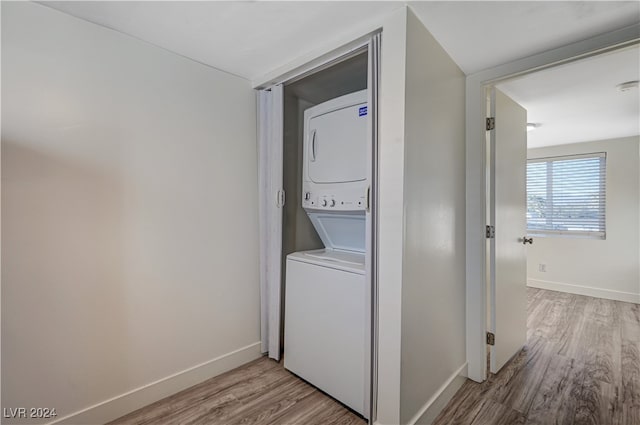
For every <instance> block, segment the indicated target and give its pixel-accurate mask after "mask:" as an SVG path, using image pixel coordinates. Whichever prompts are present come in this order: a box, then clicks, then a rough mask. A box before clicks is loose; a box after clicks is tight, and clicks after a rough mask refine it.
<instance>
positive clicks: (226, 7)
mask: <svg viewBox="0 0 640 425" xmlns="http://www.w3.org/2000/svg"><path fill="white" fill-rule="evenodd" d="M41 4H44V5H46V6H49V7H53V8H55V9H58V10H61V11H63V12H66V13H69V14H71V15H74V16H77V17H79V18H82V19H85V20H88V21H91V22H94V23H97V24H100V25H103V26H106V27H109V28H113V29H115V30H118V31H121V32H123V33H126V34H129V35H132V36H134V37H137V38H139V39H141V40H144V41H147V42H149V43H152V44H154V45H157V46H160V47H163V48H165V49H167V50H171V51H173V52H175V53H178V54H180V55H183V56H186V57H189V58H192V59H194V60H196V61H199V62H202V63H204V64H207V65H209V66H212V67H215V68H218V69H221V70H224V71H227V72H230V73H232V74H236V75H239V76H241V77H244V78H247V79H249V80H256V79H257V78H259V77H261V76H264V75H266V74H267V73H269V72H270V71H273V70H274V69H277V68H279V67H281V66H283V65H285V64H287V63H290V62H292V61H293V60H295V59H296V58H299V57H300V56H302V55H304V54H307V53H309V52H311V51H314V50H316V49H318V48H322V47H324V46H326V45H327V44H328V43H330V42H331V41H332V40H344V38H345V37H349V36H351V35H353V34H356V33H358V32H359V29H363V31H364V29H366V28H370V26H371V25H372V24H375V23H377V22H380V20H381V17H383V16H386V15H388V14H389V13H390V12H391V11H393V10H395V9H397V8H399V7H402V6H403V5H404V4H407V3H406V2H399V1H397V2H395V1H394V2H385V1H373V2H371V1H353V2H350V1H340V2H337V1H329V2H315V1H287V2H271V1H257V2H256V1H252V2H239V1H205V2H181V1H166V2H165V1H159V2H157V1H126V2H123V1H113V2H112V1H86V2H84V1H53V2H41ZM408 4H410V6H411V7H412V8H413V10H414V11H415V12H416V14H417V15H418V17H419V18H420V19H421V20H422V21H423V22H424V24H425V25H426V26H427V28H429V30H430V31H431V32H432V34H433V35H434V36H435V38H436V39H437V40H438V41H439V42H440V43H441V44H442V46H443V47H444V48H445V50H446V51H447V52H448V53H449V55H451V57H452V58H453V60H454V61H455V62H456V63H457V64H458V65H459V66H460V68H461V69H462V70H463V71H464V72H465V73H467V74H471V73H474V72H477V71H480V70H482V69H486V68H489V67H492V66H496V65H499V64H502V63H505V62H509V61H512V60H515V59H519V58H522V57H526V56H530V55H532V54H535V53H539V52H542V51H545V50H549V49H552V48H555V47H560V46H562V45H565V44H569V43H572V42H575V41H579V40H582V39H585V38H588V37H592V36H595V35H598V34H602V33H605V32H609V31H612V30H615V29H619V28H622V27H625V26H628V25H632V24H636V23H638V22H639V21H640V2H636V1H629V2H617V1H603V2H594V1H584V2H583V1H580V2H577V1H567V2H563V1H552V2H540V1H512V2H504V1H498V2H484V1H472V2H460V1H448V2H409V3H408Z"/></svg>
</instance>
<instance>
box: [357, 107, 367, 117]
mask: <svg viewBox="0 0 640 425" xmlns="http://www.w3.org/2000/svg"><path fill="white" fill-rule="evenodd" d="M365 115H367V107H366V106H361V107H360V108H359V109H358V116H359V117H364V116H365Z"/></svg>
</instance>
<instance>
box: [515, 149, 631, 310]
mask: <svg viewBox="0 0 640 425" xmlns="http://www.w3.org/2000/svg"><path fill="white" fill-rule="evenodd" d="M639 148H640V138H639V137H629V138H623V139H614V140H603V141H598V142H588V143H576V144H570V145H561V146H553V147H547V148H539V149H530V150H529V151H528V157H529V158H540V157H546V156H556V155H570V154H580V153H591V152H606V153H607V198H606V202H607V203H606V220H607V221H606V239H605V240H601V239H578V238H568V237H541V236H536V237H534V243H533V245H531V246H530V247H529V248H528V252H527V277H528V282H529V285H530V286H535V287H542V288H547V289H553V290H560V291H567V292H572V293H577V294H583V295H590V296H596V297H602V298H609V299H616V300H621V301H629V302H636V303H640V261H639V256H640V253H639V250H640V248H639V246H640V245H639V239H640V210H639V205H640V185H639V169H640V161H639V155H640V154H639V152H638V151H639ZM539 264H546V269H547V271H546V273H545V272H540V271H539V270H538V265H539Z"/></svg>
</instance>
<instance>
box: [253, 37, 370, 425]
mask: <svg viewBox="0 0 640 425" xmlns="http://www.w3.org/2000/svg"><path fill="white" fill-rule="evenodd" d="M381 38H382V29H381V28H377V29H375V30H373V31H372V32H369V33H367V34H366V35H364V36H361V37H359V38H357V39H355V40H353V41H351V42H350V43H346V44H344V45H343V46H342V47H338V48H335V49H333V50H332V51H330V52H328V53H326V54H324V55H321V56H319V57H317V58H315V59H313V60H310V61H309V62H307V63H305V64H303V65H301V66H299V67H297V68H294V69H293V70H290V71H288V72H286V73H284V74H282V75H280V76H279V77H275V78H272V79H270V80H269V81H268V83H263V84H260V85H257V86H254V90H257V91H261V90H268V89H270V88H271V87H274V86H282V87H284V86H285V85H289V84H292V83H294V82H296V81H299V80H300V79H302V78H305V77H307V76H309V75H312V74H314V73H316V72H320V71H322V70H324V69H326V68H329V67H331V66H333V65H335V64H337V63H339V62H342V61H344V60H346V59H349V58H351V57H353V56H355V55H358V54H362V53H365V52H366V54H367V55H368V63H369V69H368V70H367V91H368V92H367V103H368V105H369V116H370V120H371V123H372V124H371V125H369V126H368V127H369V128H368V129H367V134H368V136H369V143H368V144H367V156H368V159H370V162H369V163H367V173H368V180H369V196H368V198H369V199H368V201H369V204H368V206H367V209H366V214H365V216H366V227H367V229H366V255H365V270H366V275H365V276H366V281H367V283H368V285H367V288H366V297H367V301H368V304H369V305H368V308H367V316H366V317H365V321H366V323H367V325H368V331H369V333H368V335H367V336H366V341H365V352H366V353H368V356H367V359H366V361H365V382H364V383H363V385H364V387H365V406H364V410H365V412H367V416H368V423H371V424H373V423H375V422H376V420H377V401H378V396H377V393H378V304H379V302H378V208H379V207H378V204H379V201H378V174H379V171H378V170H379V154H378V150H379V137H378V132H379V112H378V110H379V90H380V87H379V85H380V49H381ZM282 106H283V107H284V104H282ZM280 166H282V164H280ZM282 272H283V271H281V273H282ZM281 311H282V309H280V312H281ZM282 320H284V319H283V318H282V319H281V321H282Z"/></svg>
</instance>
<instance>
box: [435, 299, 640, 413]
mask: <svg viewBox="0 0 640 425" xmlns="http://www.w3.org/2000/svg"><path fill="white" fill-rule="evenodd" d="M527 296H528V320H527V328H528V333H527V345H526V346H525V347H524V349H523V350H522V351H521V352H520V353H519V354H518V355H516V356H515V357H514V358H513V359H512V360H511V361H510V362H509V363H507V365H505V367H504V368H503V369H502V370H501V371H500V372H499V373H498V374H496V375H493V376H491V377H490V379H489V380H487V381H486V382H484V383H482V384H478V383H476V382H473V381H470V380H469V381H467V382H466V383H465V384H464V385H463V386H462V388H460V390H459V391H458V392H457V393H456V395H455V396H454V397H453V399H452V400H451V401H450V402H449V404H448V405H447V406H446V407H445V409H444V410H443V411H442V413H441V414H440V415H439V416H438V418H436V420H435V422H434V425H454V424H459V425H502V424H505V425H507V424H523V425H549V424H558V425H571V424H573V425H583V424H584V425H587V424H588V425H640V305H638V304H631V303H623V302H619V301H610V300H603V299H600V298H591V297H584V296H580V295H572V294H566V293H562V292H554V291H545V290H542V289H534V288H528V289H527Z"/></svg>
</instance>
